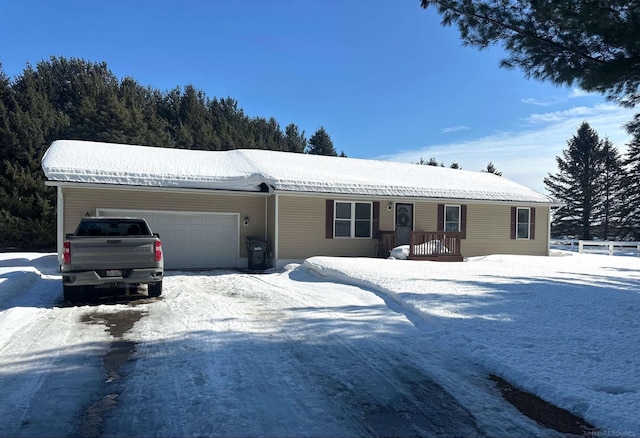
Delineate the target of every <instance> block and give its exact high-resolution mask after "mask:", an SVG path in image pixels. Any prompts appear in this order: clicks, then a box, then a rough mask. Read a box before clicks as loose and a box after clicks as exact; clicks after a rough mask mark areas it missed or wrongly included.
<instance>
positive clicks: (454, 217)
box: [444, 205, 460, 232]
mask: <svg viewBox="0 0 640 438" xmlns="http://www.w3.org/2000/svg"><path fill="white" fill-rule="evenodd" d="M444 231H456V232H457V231H460V206H459V205H445V206H444Z"/></svg>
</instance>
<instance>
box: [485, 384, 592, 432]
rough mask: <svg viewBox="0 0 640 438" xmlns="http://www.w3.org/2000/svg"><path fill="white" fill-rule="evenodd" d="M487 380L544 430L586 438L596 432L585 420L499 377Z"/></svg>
mask: <svg viewBox="0 0 640 438" xmlns="http://www.w3.org/2000/svg"><path fill="white" fill-rule="evenodd" d="M489 379H491V380H493V381H494V382H495V383H496V386H497V387H498V389H499V390H500V393H501V394H502V397H503V398H504V399H505V400H507V401H508V402H509V403H511V404H512V405H513V406H514V407H515V408H516V409H518V410H519V411H520V412H521V413H523V414H524V415H526V416H527V417H529V418H531V419H532V420H534V421H535V422H536V423H538V424H540V425H542V426H544V427H546V428H549V429H553V430H556V431H558V432H560V433H566V434H574V435H580V436H587V435H589V434H593V433H594V432H597V429H596V427H595V426H593V425H591V424H589V423H588V422H587V421H586V420H584V419H582V418H580V417H578V416H576V415H574V414H572V413H571V412H569V411H567V410H565V409H562V408H559V407H557V406H555V405H553V404H551V403H549V402H547V401H544V400H542V399H541V398H540V397H538V396H536V395H533V394H531V393H529V392H526V391H523V390H522V389H520V388H517V387H515V386H514V385H512V384H511V383H509V382H507V381H506V380H504V379H503V378H501V377H498V376H496V375H494V374H491V375H489Z"/></svg>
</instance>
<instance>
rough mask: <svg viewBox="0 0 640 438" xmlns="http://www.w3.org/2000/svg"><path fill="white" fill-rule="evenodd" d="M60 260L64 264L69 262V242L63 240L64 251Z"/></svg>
mask: <svg viewBox="0 0 640 438" xmlns="http://www.w3.org/2000/svg"><path fill="white" fill-rule="evenodd" d="M62 260H63V263H64V264H65V265H69V264H71V243H70V242H64V252H63V253H62Z"/></svg>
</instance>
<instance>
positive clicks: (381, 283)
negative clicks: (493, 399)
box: [303, 253, 640, 436]
mask: <svg viewBox="0 0 640 438" xmlns="http://www.w3.org/2000/svg"><path fill="white" fill-rule="evenodd" d="M556 255H562V257H533V256H504V255H494V256H487V257H476V258H471V259H469V261H467V262H463V263H443V262H423V261H401V260H381V259H342V258H329V257H313V258H310V259H308V260H306V261H305V263H304V265H303V266H304V267H305V268H307V269H311V270H313V271H315V272H319V273H321V274H322V275H323V276H324V277H326V278H333V279H334V280H335V281H338V282H342V283H344V282H346V283H350V284H353V285H357V286H361V287H366V288H368V289H370V290H373V291H375V292H376V293H378V294H380V295H381V296H383V297H385V298H386V299H387V300H388V302H392V303H394V305H396V306H397V308H398V309H399V310H400V311H402V312H404V313H405V314H406V315H407V317H408V318H409V319H410V320H412V321H414V323H419V324H420V326H421V327H422V329H423V330H425V332H427V333H431V334H432V336H431V339H434V342H439V343H440V347H441V348H442V349H443V351H448V352H450V353H451V354H454V355H457V356H460V357H463V358H467V359H470V360H472V361H473V362H475V363H477V364H479V365H482V366H483V367H485V368H486V369H487V372H488V373H494V374H497V375H500V376H502V377H504V378H505V379H507V380H509V381H510V382H512V383H514V384H516V385H517V386H519V387H521V388H523V389H525V390H527V391H529V392H532V393H534V394H536V395H538V396H540V397H542V398H543V399H545V400H548V401H550V402H552V403H554V404H556V405H558V406H560V407H563V408H565V409H568V410H569V411H571V412H573V413H575V414H577V415H579V416H582V417H583V418H585V419H586V420H588V421H590V422H592V423H594V424H596V425H597V426H599V427H602V428H605V429H606V430H605V432H606V433H608V434H610V435H611V436H618V435H620V436H640V417H638V412H640V361H639V360H640V359H639V358H640V344H639V343H638V337H637V334H638V333H640V318H638V312H639V311H640V292H639V289H640V267H639V266H640V265H639V264H638V259H637V258H636V257H609V256H600V255H586V254H573V255H571V253H563V254H557V253H556Z"/></svg>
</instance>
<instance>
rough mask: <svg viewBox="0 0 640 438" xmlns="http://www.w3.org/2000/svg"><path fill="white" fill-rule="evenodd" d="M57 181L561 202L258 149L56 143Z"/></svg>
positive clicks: (519, 189)
mask: <svg viewBox="0 0 640 438" xmlns="http://www.w3.org/2000/svg"><path fill="white" fill-rule="evenodd" d="M42 169H43V170H44V173H45V176H46V177H47V178H48V179H49V180H50V181H57V182H80V183H95V184H115V185H133V186H153V187H175V188H198V189H215V190H241V191H259V190H260V185H261V184H266V185H267V186H270V187H271V188H272V189H273V190H275V191H286V192H302V193H305V192H306V193H332V194H346V195H370V196H385V197H410V198H441V199H468V200H491V201H511V202H527V203H544V204H553V203H554V200H553V199H551V198H550V197H548V196H546V195H543V194H541V193H538V192H536V191H534V190H532V189H529V188H528V187H525V186H523V185H520V184H517V183H515V182H513V181H509V180H508V179H506V178H504V177H499V176H497V175H494V174H492V173H487V172H472V171H467V170H460V169H449V168H443V167H436V166H422V165H416V164H409V163H397V162H390V161H380V160H365V159H356V158H344V157H327V156H321V155H309V154H295V153H290V152H277V151H267V150H257V149H236V150H231V151H196V150H186V149H169V148H160V147H150V146H133V145H123V144H113V143H98V142H88V141H78V140H57V141H54V142H53V143H52V144H51V146H50V147H49V149H48V150H47V152H46V153H45V155H44V157H43V158H42Z"/></svg>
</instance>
